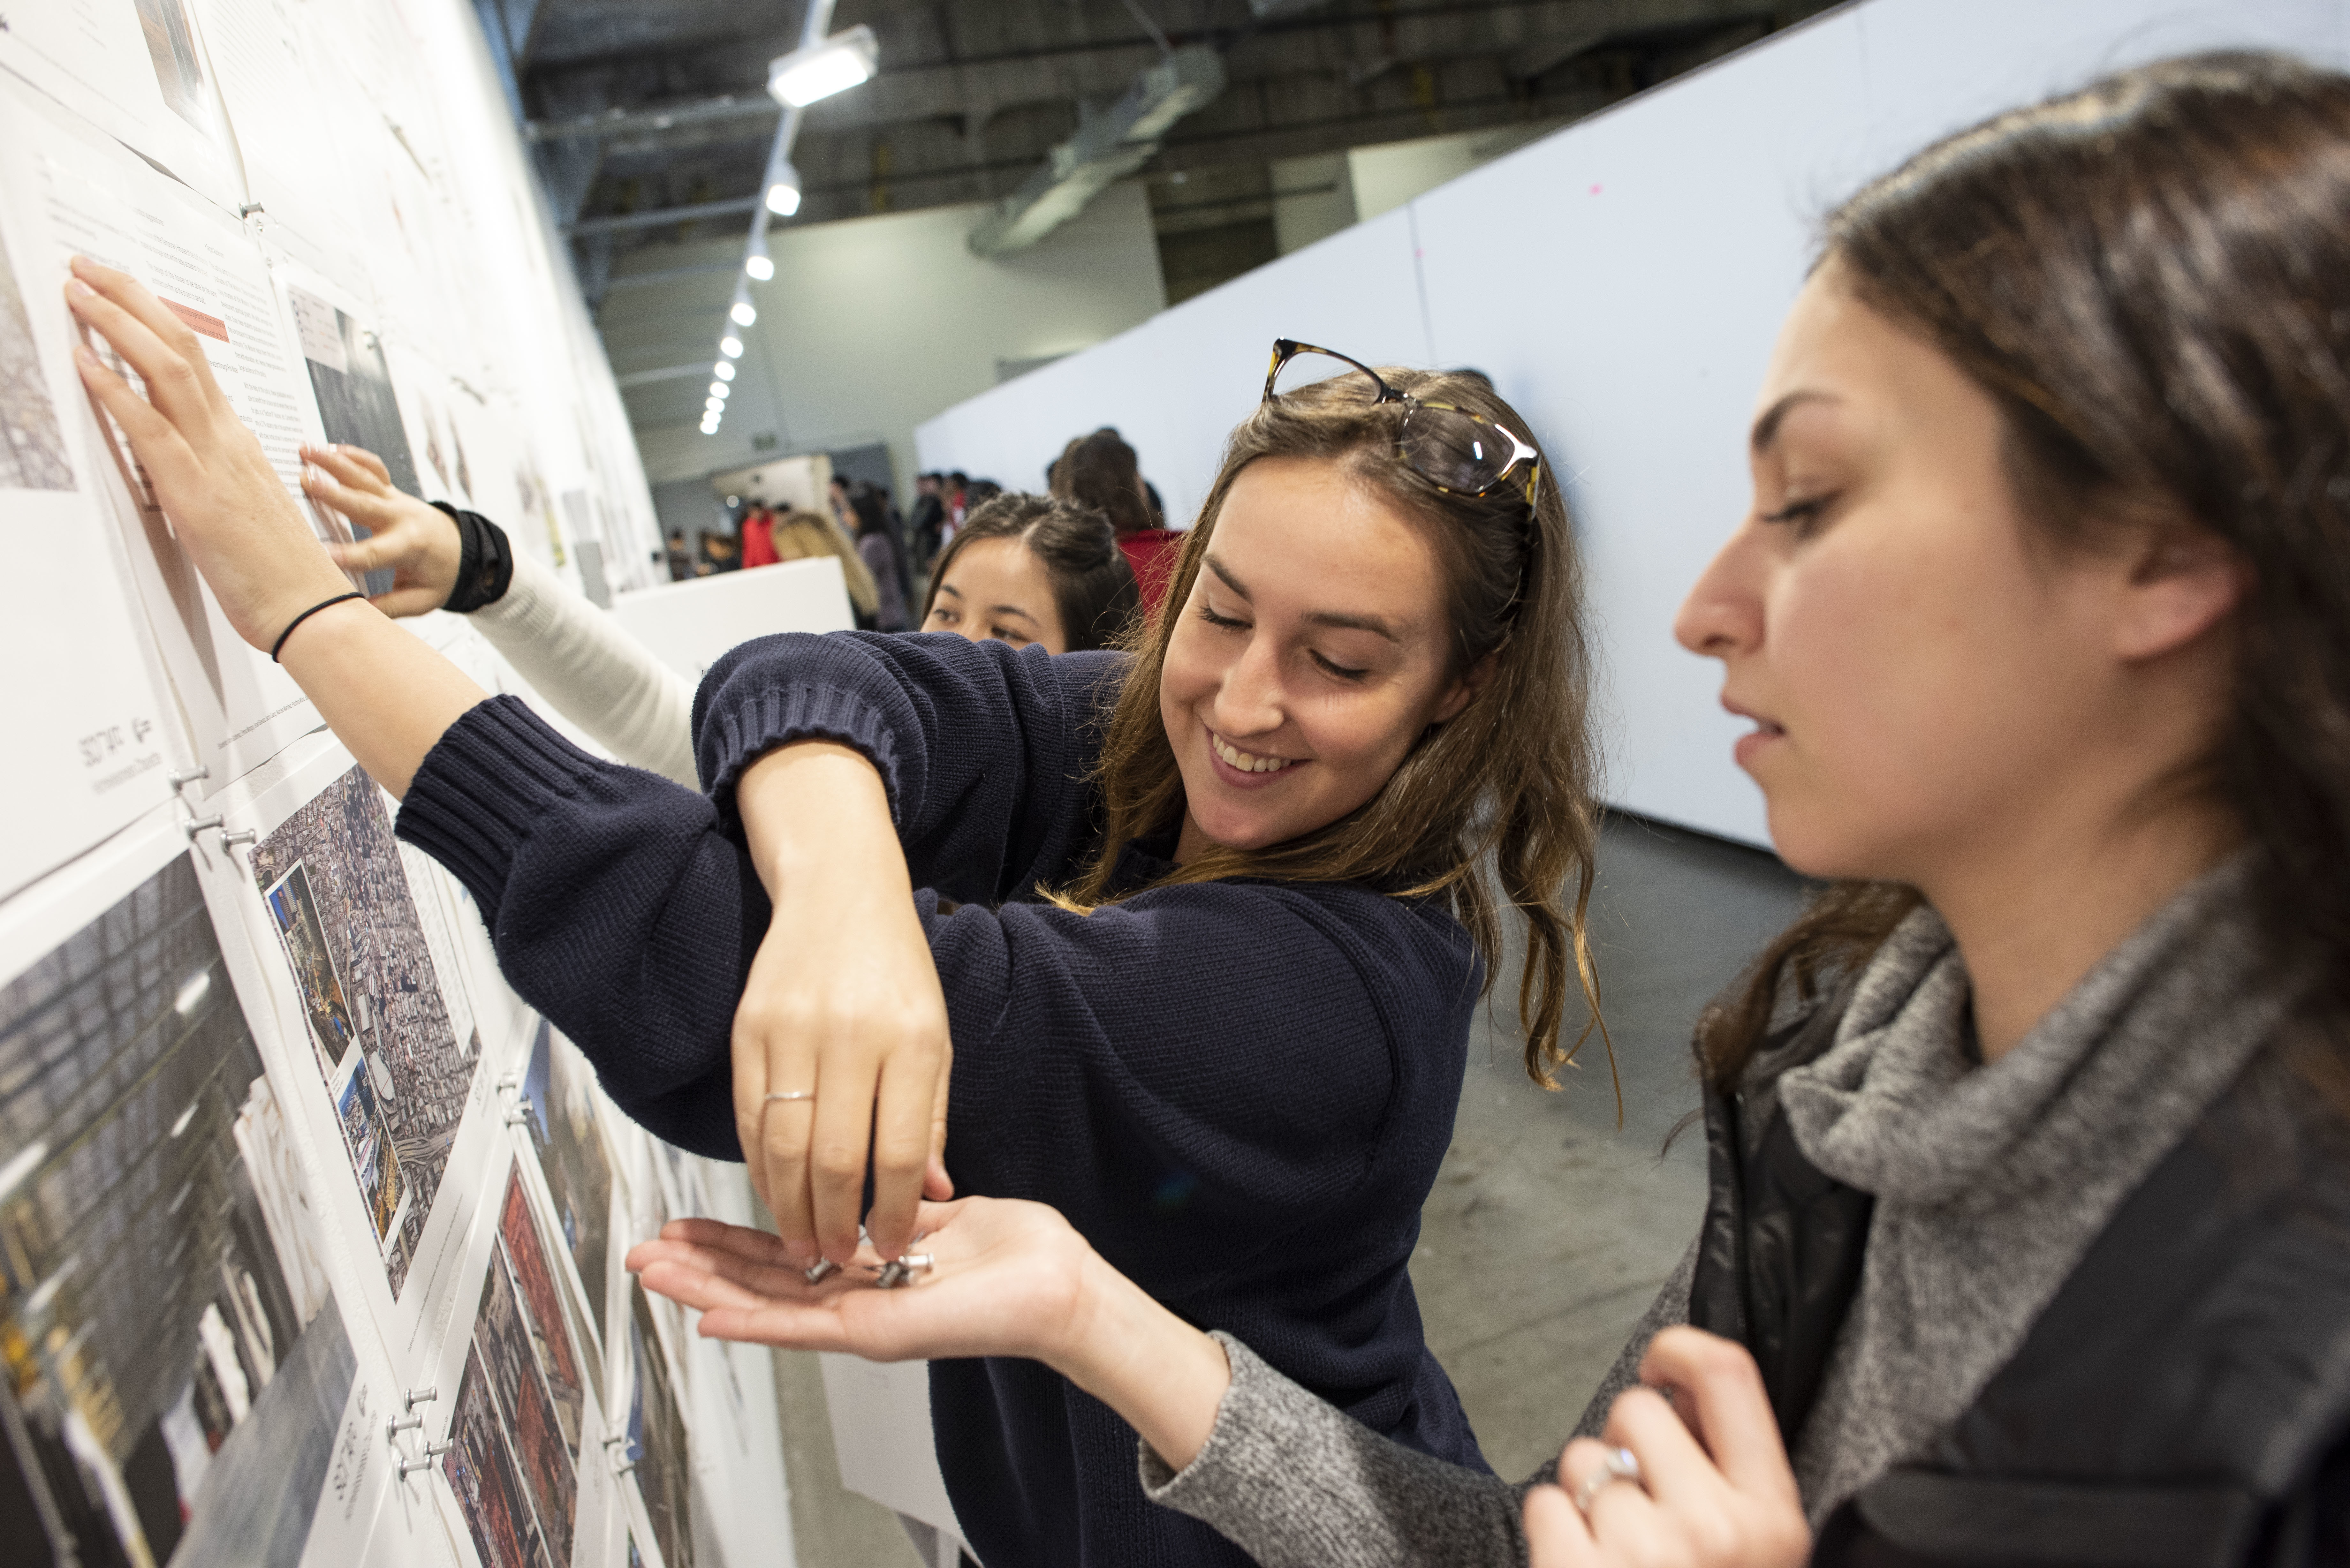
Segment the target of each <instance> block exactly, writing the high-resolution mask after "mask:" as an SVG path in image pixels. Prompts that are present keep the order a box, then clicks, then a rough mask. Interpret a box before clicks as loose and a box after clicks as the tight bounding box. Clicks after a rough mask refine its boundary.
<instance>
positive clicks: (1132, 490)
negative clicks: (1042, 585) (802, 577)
mask: <svg viewBox="0 0 2350 1568" xmlns="http://www.w3.org/2000/svg"><path fill="white" fill-rule="evenodd" d="M1006 495H1007V493H1006V492H1005V490H1004V488H1003V486H1002V485H1001V484H999V483H996V482H995V481H994V480H992V479H973V478H972V476H971V475H969V474H967V473H964V472H961V471H960V470H958V471H956V472H945V473H923V474H920V475H917V476H916V478H915V481H914V502H913V506H912V509H911V510H910V512H900V511H899V508H898V507H897V505H896V504H895V503H894V501H893V500H892V497H891V494H890V491H889V486H888V485H885V484H876V483H871V482H870V481H868V480H861V479H851V478H848V477H847V476H845V475H842V474H835V475H833V477H832V480H831V483H830V484H829V486H828V487H827V496H826V504H825V506H824V508H823V509H821V510H809V509H806V508H798V507H794V506H793V505H792V504H790V503H788V502H784V503H780V504H775V503H769V502H766V501H761V500H746V501H743V502H740V503H738V504H735V505H733V506H731V507H730V508H729V509H728V519H727V524H728V525H727V526H723V527H715V528H711V529H706V530H704V531H703V532H702V535H701V536H700V538H699V540H698V541H697V540H695V539H692V538H691V537H689V536H688V535H687V533H686V532H685V530H683V529H681V528H672V529H671V530H670V531H669V535H668V539H667V545H668V552H667V560H668V566H669V575H670V579H671V581H672V582H684V581H688V580H690V579H691V578H695V577H708V576H717V575H718V574H720V573H723V572H738V571H743V570H749V569H754V568H756V567H760V566H775V565H776V564H778V563H780V562H784V561H796V560H803V559H806V558H808V557H811V556H833V557H835V558H836V559H837V560H838V561H839V562H840V564H841V572H842V575H843V576H844V577H845V578H846V579H847V588H848V597H849V602H850V604H851V606H852V607H853V608H854V609H855V611H856V617H857V624H858V627H860V628H863V629H865V630H868V631H917V630H937V629H940V628H936V627H933V626H931V624H930V621H931V616H932V607H933V605H934V604H935V602H936V601H937V599H938V597H939V585H940V582H941V580H942V577H943V574H942V572H941V569H940V568H941V565H942V563H943V562H944V561H946V560H947V559H949V558H951V556H953V554H954V549H953V546H954V542H955V540H956V538H957V537H958V535H961V534H962V532H963V530H964V529H965V527H966V526H967V525H968V524H970V523H971V521H972V518H973V517H974V516H975V515H977V514H980V513H981V512H982V511H983V509H984V508H986V507H987V506H988V504H989V503H991V502H993V501H995V500H997V499H998V498H999V497H1006ZM1008 499H1010V500H1013V501H1015V502H1018V503H1021V504H1022V506H1021V507H1020V508H1019V509H1018V514H1019V516H1020V517H1021V519H1022V520H1023V526H1024V528H1025V530H1026V532H1027V534H1029V535H1034V533H1035V527H1036V524H1037V523H1038V520H1039V518H1041V517H1043V516H1044V515H1045V513H1046V512H1050V513H1051V514H1052V525H1051V527H1050V528H1049V529H1048V530H1047V531H1046V535H1045V536H1047V537H1049V539H1050V541H1051V550H1052V552H1054V553H1055V555H1056V556H1057V557H1058V558H1059V559H1060V562H1061V564H1060V565H1056V566H1055V567H1054V572H1055V574H1057V576H1055V581H1056V582H1057V581H1058V580H1059V578H1060V576H1066V575H1067V572H1068V571H1069V570H1073V569H1074V568H1071V567H1068V566H1067V565H1066V563H1067V562H1068V561H1072V560H1075V559H1076V558H1077V557H1079V556H1084V557H1087V558H1088V559H1089V558H1090V557H1091V556H1092V555H1094V554H1095V553H1096V552H1095V551H1094V549H1093V547H1092V544H1091V539H1090V535H1091V534H1092V533H1093V531H1094V530H1095V529H1098V530H1099V531H1100V534H1101V537H1102V545H1103V548H1104V549H1109V548H1112V547H1114V549H1115V552H1116V553H1117V554H1118V556H1122V557H1123V559H1124V562H1125V570H1124V571H1123V572H1121V573H1119V574H1118V576H1119V578H1120V580H1121V581H1130V583H1131V586H1132V590H1133V591H1131V592H1127V593H1123V594H1121V593H1119V592H1118V590H1117V588H1116V586H1115V585H1112V586H1111V587H1107V588H1104V589H1102V591H1101V592H1098V593H1097V592H1095V591H1094V589H1093V588H1088V589H1087V597H1086V603H1087V606H1088V607H1089V608H1088V609H1087V612H1086V615H1085V619H1086V623H1087V629H1086V630H1084V631H1083V632H1080V633H1076V634H1074V635H1073V637H1071V638H1070V639H1068V640H1072V641H1074V642H1076V644H1077V645H1079V646H1085V647H1097V646H1103V645H1106V644H1107V643H1109V642H1110V641H1113V640H1114V639H1116V638H1117V637H1118V635H1119V634H1121V633H1122V632H1123V631H1124V629H1125V625H1124V622H1125V620H1126V619H1130V618H1132V617H1133V616H1135V615H1136V614H1139V615H1141V616H1146V617H1147V616H1149V615H1151V614H1154V613H1156V611H1157V609H1158V607H1159V599H1160V597H1162V596H1163V595H1164V593H1165V591H1166V587H1167V581H1168V578H1169V576H1170V574H1171V573H1172V570H1173V567H1174V564H1175V556H1176V554H1177V551H1178V549H1179V548H1180V545H1181V542H1182V537H1183V535H1182V534H1181V532H1180V530H1177V529H1173V528H1170V527H1169V526H1168V525H1167V512H1166V506H1165V504H1163V503H1162V502H1161V501H1160V500H1159V488H1158V486H1156V485H1154V484H1152V483H1150V481H1149V480H1148V479H1146V478H1144V477H1143V474H1142V467H1141V462H1140V461H1139V458H1138V457H1137V456H1136V454H1135V451H1134V448H1133V447H1131V446H1129V445H1128V444H1127V441H1126V440H1125V438H1124V437H1122V436H1120V435H1119V434H1118V431H1117V430H1116V429H1115V428H1114V427H1112V426H1109V425H1104V426H1103V427H1102V428H1101V429H1099V430H1097V431H1092V432H1091V433H1089V434H1086V435H1080V436H1076V437H1074V438H1072V439H1071V440H1070V441H1069V442H1068V443H1067V444H1066V446H1065V447H1063V448H1062V451H1061V455H1060V456H1059V457H1058V458H1055V460H1054V461H1053V462H1051V463H1050V464H1049V465H1047V467H1046V469H1045V491H1044V493H1043V494H1041V495H1029V494H1026V493H1021V492H1013V493H1009V496H1008ZM1048 500H1049V501H1050V502H1052V503H1056V504H1055V505H1052V506H1049V507H1046V506H1044V505H1043V504H1044V503H1045V502H1046V501H1048ZM1004 527H1005V524H1003V520H1002V519H998V520H997V522H996V524H994V526H993V527H992V528H991V530H990V533H991V535H993V534H994V533H1000V532H1003V530H1004ZM1013 532H1014V533H1019V532H1021V530H1020V529H1014V530H1013ZM1028 548H1030V549H1031V550H1032V551H1035V553H1036V554H1037V555H1038V558H1039V561H1040V562H1042V561H1043V560H1044V559H1045V552H1044V551H1042V550H1036V549H1035V545H1034V544H1033V543H1032V544H1031V545H1029V546H1028ZM1037 569H1038V570H1040V571H1042V570H1043V569H1044V568H1043V567H1042V566H1039V567H1038V568H1037ZM1041 580H1042V579H1040V581H1041ZM1096 587H1100V585H1096ZM1096 600H1098V601H1099V603H1100V604H1102V605H1110V604H1116V605H1117V606H1118V616H1119V617H1120V624H1119V625H1118V626H1107V625H1098V626H1097V625H1095V624H1094V619H1095V613H1094V610H1093V609H1092V608H1090V607H1091V606H1093V605H1094V604H1095V601H1096ZM1013 640H1039V639H1035V638H1034V637H1033V636H1031V637H1026V638H1021V639H1013ZM1041 640H1044V641H1046V642H1047V643H1048V644H1053V645H1055V649H1054V650H1055V651H1056V652H1057V651H1061V648H1060V647H1059V646H1058V645H1059V644H1061V643H1062V642H1063V641H1064V638H1063V637H1062V636H1061V635H1060V633H1059V632H1058V630H1057V629H1056V631H1055V635H1054V636H1052V637H1049V638H1045V639H1041Z"/></svg>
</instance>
